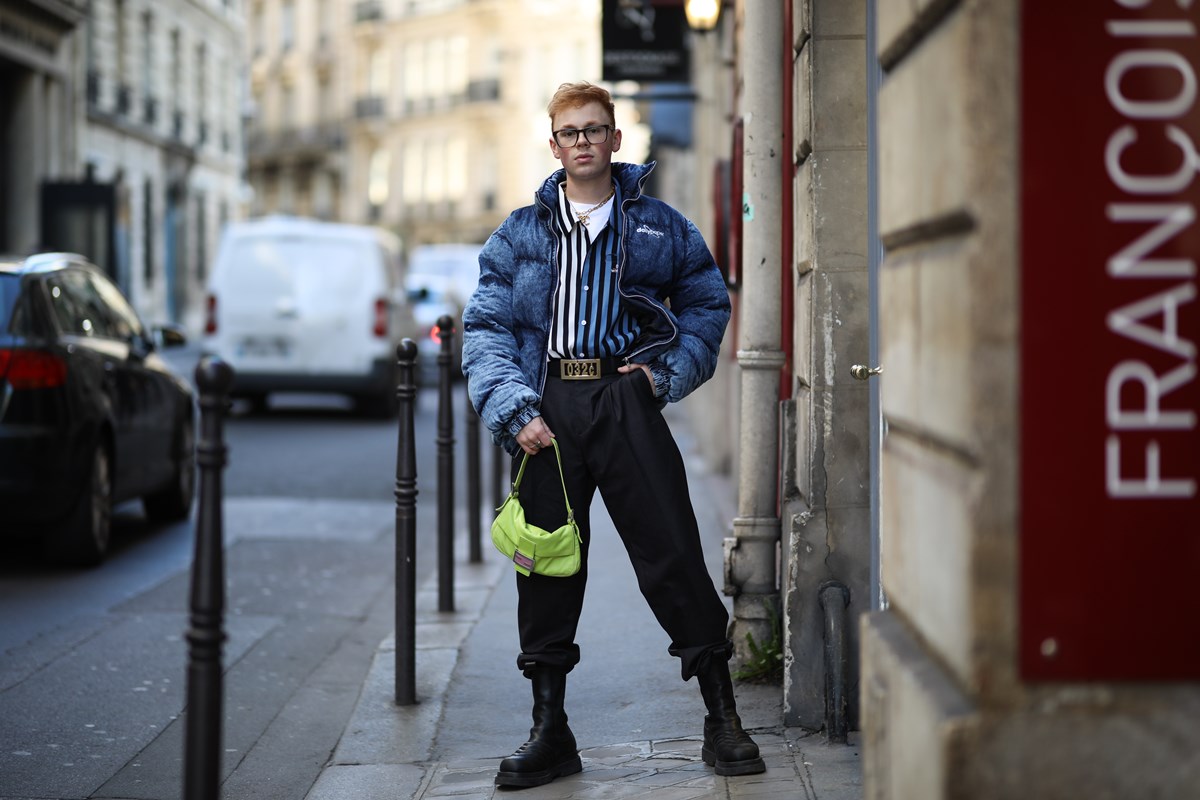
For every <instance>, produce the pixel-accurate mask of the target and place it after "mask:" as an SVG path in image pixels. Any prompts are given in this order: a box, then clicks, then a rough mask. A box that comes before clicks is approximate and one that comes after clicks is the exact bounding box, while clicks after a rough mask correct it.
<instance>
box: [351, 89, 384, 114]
mask: <svg viewBox="0 0 1200 800" xmlns="http://www.w3.org/2000/svg"><path fill="white" fill-rule="evenodd" d="M383 105H384V104H383V97H382V96H380V95H377V94H374V95H365V96H363V97H359V98H357V99H355V101H354V116H355V117H357V118H358V119H378V118H381V117H383V116H384V107H383Z"/></svg>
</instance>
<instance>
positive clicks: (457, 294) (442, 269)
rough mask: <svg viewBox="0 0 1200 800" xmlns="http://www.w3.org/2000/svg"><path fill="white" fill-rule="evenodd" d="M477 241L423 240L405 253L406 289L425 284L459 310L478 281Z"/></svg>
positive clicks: (410, 289) (420, 287) (413, 288)
mask: <svg viewBox="0 0 1200 800" xmlns="http://www.w3.org/2000/svg"><path fill="white" fill-rule="evenodd" d="M482 249H483V245H478V244H460V243H452V244H426V245H421V246H419V247H414V248H413V250H412V253H410V254H409V257H408V277H407V279H406V280H407V285H408V290H409V292H414V291H416V290H419V289H422V288H427V289H429V290H430V291H431V292H433V293H435V294H437V295H439V296H441V297H443V298H445V299H446V300H448V301H449V302H451V303H453V304H454V305H455V306H456V307H457V308H458V313H459V314H461V313H462V310H463V308H465V307H466V305H467V301H468V300H470V299H471V293H472V292H474V291H475V286H476V284H478V283H479V251H480V250H482Z"/></svg>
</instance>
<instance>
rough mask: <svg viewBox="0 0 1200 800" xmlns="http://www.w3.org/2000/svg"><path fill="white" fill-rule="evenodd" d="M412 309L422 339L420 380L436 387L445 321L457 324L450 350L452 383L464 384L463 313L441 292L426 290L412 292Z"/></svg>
mask: <svg viewBox="0 0 1200 800" xmlns="http://www.w3.org/2000/svg"><path fill="white" fill-rule="evenodd" d="M409 299H410V300H411V301H412V305H413V317H414V318H416V321H417V325H418V326H419V327H420V330H421V336H420V338H418V339H416V340H415V341H416V343H417V380H418V381H419V382H420V383H422V384H425V385H427V386H429V385H435V384H437V382H438V380H439V377H438V366H439V365H438V356H439V355H441V352H442V335H443V331H442V328H441V326H440V325H439V324H438V322H439V320H441V318H442V317H444V316H446V317H450V318H451V319H452V320H454V341H453V346H452V347H451V350H450V379H451V380H454V381H458V380H461V379H462V377H463V374H462V310H461V309H460V308H458V306H457V305H455V303H454V302H453V301H452V300H451V299H450V298H449V297H448V296H447V295H446V294H445V293H444V292H443V291H442V290H440V289H432V288H429V287H427V286H423V287H421V288H419V289H415V290H413V291H411V292H409Z"/></svg>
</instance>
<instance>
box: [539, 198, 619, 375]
mask: <svg viewBox="0 0 1200 800" xmlns="http://www.w3.org/2000/svg"><path fill="white" fill-rule="evenodd" d="M620 208H621V190H620V188H619V187H616V188H615V194H614V195H613V198H612V205H611V206H610V207H609V216H608V224H607V225H605V226H604V228H603V230H601V231H599V232H598V233H597V234H596V237H595V239H594V240H593V239H592V238H591V235H590V234H589V232H588V228H587V226H586V225H584V224H582V223H581V222H580V221H579V220H578V218H577V217H576V216H575V213H574V212H573V211H572V210H571V203H570V201H568V200H567V192H566V183H560V184H559V186H558V213H556V214H554V226H555V230H556V231H557V233H558V237H559V241H558V266H559V270H558V287H557V289H556V290H555V293H554V318H553V320H551V323H550V345H549V351H550V357H551V358H606V357H614V356H621V355H623V354H624V353H625V351H626V350H628V349H629V346H630V345H631V344H632V343H633V340H634V338H635V337H636V336H637V332H638V329H637V324H636V322H635V321H634V319H633V317H631V316H630V315H629V314H627V313H625V312H624V311H623V310H622V308H621V298H620V292H619V291H618V290H617V277H618V276H617V264H618V263H619V262H618V259H619V257H620V242H621V236H620V224H621V221H620V218H621V214H620ZM602 211H603V210H602V209H601V212H602ZM593 221H594V220H593Z"/></svg>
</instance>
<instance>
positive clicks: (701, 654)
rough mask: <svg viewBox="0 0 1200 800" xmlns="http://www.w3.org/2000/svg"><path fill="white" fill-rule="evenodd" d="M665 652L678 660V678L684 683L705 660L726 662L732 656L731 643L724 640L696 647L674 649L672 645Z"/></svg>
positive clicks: (698, 669) (697, 670)
mask: <svg viewBox="0 0 1200 800" xmlns="http://www.w3.org/2000/svg"><path fill="white" fill-rule="evenodd" d="M667 652H669V653H670V654H671V655H673V656H676V657H677V658H678V659H679V676H680V677H681V678H683V679H684V680H685V681H690V680H691V679H692V676H693V675H695V674H696V673H697V672H699V671H700V669H701V668H702V667H703V666H704V661H705V660H706V659H709V658H722V659H724V660H726V661H728V660H729V659H730V658H731V657H732V656H733V642H731V641H730V640H729V639H725V640H724V641H721V642H713V643H712V644H706V645H700V646H697V647H675V646H674V645H672V646H671V647H668V648H667Z"/></svg>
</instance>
